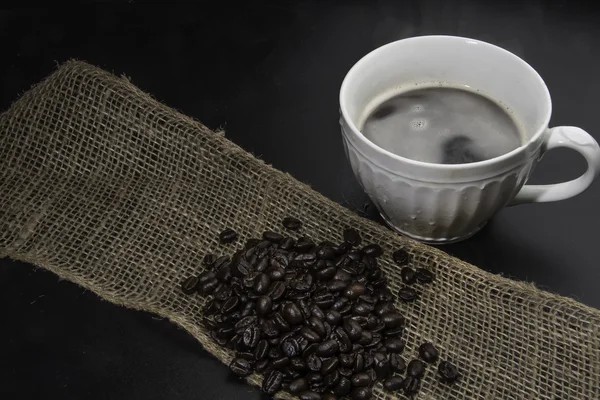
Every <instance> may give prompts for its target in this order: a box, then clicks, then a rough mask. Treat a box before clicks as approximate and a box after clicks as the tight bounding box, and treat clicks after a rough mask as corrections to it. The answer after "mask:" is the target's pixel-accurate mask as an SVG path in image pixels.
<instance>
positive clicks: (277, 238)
mask: <svg viewBox="0 0 600 400" xmlns="http://www.w3.org/2000/svg"><path fill="white" fill-rule="evenodd" d="M262 237H263V239H265V240H268V241H269V242H273V243H279V242H281V241H282V240H283V235H282V234H280V233H277V232H272V231H265V232H263V234H262Z"/></svg>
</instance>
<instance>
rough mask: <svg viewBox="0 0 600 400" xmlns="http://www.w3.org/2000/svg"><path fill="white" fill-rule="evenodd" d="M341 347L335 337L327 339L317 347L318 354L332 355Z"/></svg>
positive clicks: (322, 355) (323, 355) (321, 355)
mask: <svg viewBox="0 0 600 400" xmlns="http://www.w3.org/2000/svg"><path fill="white" fill-rule="evenodd" d="M339 349H340V346H339V344H338V342H336V341H335V340H333V339H329V340H326V341H325V342H323V343H321V344H320V345H319V347H318V348H317V355H318V356H320V357H331V356H332V355H334V354H335V353H337V352H338V351H339Z"/></svg>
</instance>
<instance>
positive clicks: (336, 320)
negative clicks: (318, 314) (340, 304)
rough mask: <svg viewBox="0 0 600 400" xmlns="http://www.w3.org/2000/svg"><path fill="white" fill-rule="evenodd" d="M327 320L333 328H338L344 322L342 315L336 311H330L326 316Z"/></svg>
mask: <svg viewBox="0 0 600 400" xmlns="http://www.w3.org/2000/svg"><path fill="white" fill-rule="evenodd" d="M325 320H326V321H327V322H328V323H329V324H331V326H337V325H339V324H340V323H341V322H342V314H340V313H339V312H337V311H335V310H329V311H327V314H326V315H325Z"/></svg>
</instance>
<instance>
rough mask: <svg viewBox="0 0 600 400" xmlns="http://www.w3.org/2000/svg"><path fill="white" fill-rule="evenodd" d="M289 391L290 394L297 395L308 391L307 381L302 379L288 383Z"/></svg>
mask: <svg viewBox="0 0 600 400" xmlns="http://www.w3.org/2000/svg"><path fill="white" fill-rule="evenodd" d="M288 389H289V391H290V393H292V394H298V393H300V392H305V391H307V390H308V381H307V380H306V379H304V378H298V379H294V380H293V381H291V382H290V386H289V388H288Z"/></svg>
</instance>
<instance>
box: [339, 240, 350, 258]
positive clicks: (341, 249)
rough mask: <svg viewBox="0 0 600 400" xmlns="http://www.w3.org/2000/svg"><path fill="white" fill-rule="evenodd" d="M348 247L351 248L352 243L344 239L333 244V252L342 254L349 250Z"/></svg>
mask: <svg viewBox="0 0 600 400" xmlns="http://www.w3.org/2000/svg"><path fill="white" fill-rule="evenodd" d="M350 249H352V245H351V244H350V243H348V242H346V241H344V242H342V243H340V244H338V245H337V246H335V254H337V255H338V256H340V255H342V254H346V253H347V252H348V251H350Z"/></svg>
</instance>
